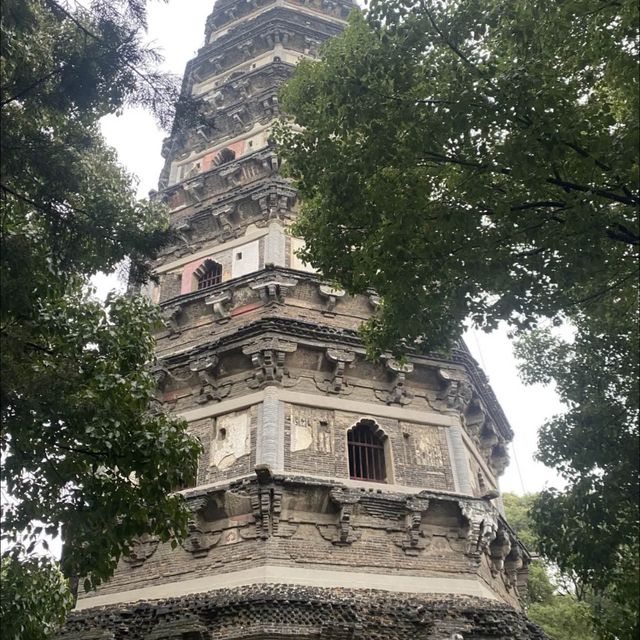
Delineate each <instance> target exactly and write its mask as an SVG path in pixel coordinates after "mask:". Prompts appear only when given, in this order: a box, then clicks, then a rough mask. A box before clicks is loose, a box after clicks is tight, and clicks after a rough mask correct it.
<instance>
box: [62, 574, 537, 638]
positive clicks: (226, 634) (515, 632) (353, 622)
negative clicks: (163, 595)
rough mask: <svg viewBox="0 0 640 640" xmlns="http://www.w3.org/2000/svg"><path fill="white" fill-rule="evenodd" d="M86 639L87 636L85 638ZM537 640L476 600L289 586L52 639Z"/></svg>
mask: <svg viewBox="0 0 640 640" xmlns="http://www.w3.org/2000/svg"><path fill="white" fill-rule="evenodd" d="M89 634H92V635H89ZM81 638H82V639H83V640H87V639H89V638H92V639H96V640H97V639H98V638H100V639H101V640H124V639H125V638H126V639H127V640H154V639H160V638H163V639H167V640H169V639H182V640H184V639H187V638H189V639H190V640H191V639H193V640H195V639H198V640H204V639H205V638H207V639H211V640H218V639H219V640H223V639H224V640H227V639H230V638H238V639H240V638H242V639H243V640H246V639H251V640H284V639H285V638H296V639H300V640H305V639H314V640H320V639H322V640H345V639H352V640H407V639H411V640H444V639H447V640H449V639H453V638H455V639H459V638H462V639H463V640H543V639H544V638H546V636H545V635H544V634H543V633H542V631H541V630H540V629H539V628H538V627H537V626H535V625H534V624H532V623H530V622H529V621H528V620H526V618H524V616H523V615H522V614H521V613H518V612H516V611H514V610H513V609H511V608H510V607H508V606H506V605H504V604H501V603H498V602H493V601H490V600H486V599H481V598H471V597H460V596H433V595H421V596H420V595H413V594H389V593H386V592H381V591H367V590H363V591H352V590H348V589H339V588H336V589H318V588H309V587H295V586H290V585H269V586H266V587H255V586H254V587H243V588H239V589H232V590H227V589H221V590H218V591H213V592H209V593H203V594H198V595H193V596H186V597H182V598H171V599H167V600H161V601H157V602H153V603H147V602H138V603H133V604H131V605H128V606H121V607H108V608H104V609H98V610H88V611H83V612H79V613H76V614H73V615H72V617H71V619H70V621H69V622H68V624H67V628H66V630H65V633H64V634H63V635H61V636H60V640H80V639H81Z"/></svg>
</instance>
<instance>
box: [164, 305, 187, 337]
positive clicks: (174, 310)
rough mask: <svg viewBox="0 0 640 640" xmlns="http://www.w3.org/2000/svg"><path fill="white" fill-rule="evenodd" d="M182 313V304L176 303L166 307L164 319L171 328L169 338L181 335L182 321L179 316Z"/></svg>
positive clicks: (169, 328) (168, 327)
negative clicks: (180, 321)
mask: <svg viewBox="0 0 640 640" xmlns="http://www.w3.org/2000/svg"><path fill="white" fill-rule="evenodd" d="M181 314H182V305H180V304H175V305H172V306H170V307H165V308H164V309H163V310H162V312H161V316H162V320H163V322H164V324H165V326H166V327H167V329H168V330H169V336H168V337H169V338H177V337H178V336H179V335H180V333H181V332H180V323H179V318H180V315H181Z"/></svg>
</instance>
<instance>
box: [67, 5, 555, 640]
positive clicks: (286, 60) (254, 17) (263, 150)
mask: <svg viewBox="0 0 640 640" xmlns="http://www.w3.org/2000/svg"><path fill="white" fill-rule="evenodd" d="M352 8H353V4H352V2H351V0H218V2H217V3H216V4H215V7H214V9H213V13H212V14H211V15H210V16H209V19H208V20H207V25H206V30H205V44H204V46H203V48H202V49H200V51H199V52H198V55H197V57H196V58H195V59H193V60H192V61H191V62H189V64H188V65H187V68H186V72H185V77H184V85H183V91H184V93H185V94H186V95H189V96H192V97H198V98H201V99H202V100H203V105H204V108H203V110H202V114H201V118H199V120H198V124H197V126H187V125H185V123H183V122H176V123H175V127H174V133H173V134H172V136H171V137H170V138H168V139H167V140H166V141H165V144H164V146H163V155H164V157H165V159H166V164H165V168H164V170H163V172H162V175H161V178H160V185H159V192H158V195H157V197H159V198H162V199H163V200H164V201H165V202H166V203H167V205H168V206H169V209H170V211H171V221H172V225H173V227H174V228H175V231H176V238H177V241H176V243H175V244H174V245H173V246H170V247H168V248H167V249H166V250H165V251H164V253H163V255H162V256H161V258H160V259H159V260H158V261H157V264H156V265H155V272H156V274H157V275H158V277H159V284H158V285H153V286H152V287H151V288H150V290H149V295H151V296H152V297H153V299H154V300H155V301H156V302H158V303H159V304H160V306H161V308H162V311H163V314H164V317H165V319H166V330H164V331H162V332H161V333H159V334H158V336H157V338H158V346H157V353H158V358H159V363H160V364H159V366H158V368H157V380H158V402H159V403H162V404H163V405H164V407H165V408H169V409H170V410H171V411H173V412H174V413H176V414H179V415H181V416H183V417H184V418H185V419H186V420H187V421H188V422H189V424H190V428H191V431H192V433H194V434H195V435H197V436H198V437H199V438H200V439H201V441H202V443H203V445H204V448H205V453H204V455H203V456H202V459H201V460H200V464H199V471H198V479H197V485H196V486H195V487H191V488H188V489H184V490H183V491H182V492H183V493H184V495H185V497H186V500H187V502H188V505H189V507H190V509H191V512H192V514H193V515H192V520H191V523H190V533H189V536H188V537H187V539H186V540H185V541H184V542H183V544H182V545H181V546H179V547H177V548H175V549H172V548H171V546H170V545H162V544H159V542H158V540H156V539H153V538H144V539H141V540H140V541H139V543H138V545H137V547H136V549H135V551H134V552H133V553H132V554H131V555H130V556H129V557H128V558H126V559H125V560H123V561H122V562H121V563H120V567H119V569H118V571H117V573H116V575H115V576H114V577H113V579H112V580H111V581H110V582H109V583H107V584H105V585H103V586H102V587H101V588H100V589H99V590H98V591H97V592H95V593H88V594H81V595H80V599H79V601H78V606H77V611H76V612H75V613H74V614H72V616H71V618H70V620H69V622H68V623H67V625H66V627H65V629H64V630H63V632H62V634H61V636H60V638H65V639H67V640H70V639H71V638H87V639H90V640H121V639H124V638H134V639H140V640H161V639H165V640H169V639H181V640H196V639H200V640H204V639H214V638H215V639H230V638H243V639H245V638H246V639H249V638H251V639H255V640H276V639H277V640H284V639H298V638H300V639H310V638H315V639H318V638H322V639H327V640H334V639H335V640H338V639H347V638H352V639H360V640H368V639H373V638H376V639H379V640H387V639H388V640H393V639H404V640H412V639H414V638H425V639H437V640H445V639H450V638H452V639H460V638H463V639H464V640H470V639H476V640H480V639H483V640H487V639H489V638H501V639H506V638H510V639H511V638H515V639H523V638H542V637H544V636H543V635H542V634H541V633H540V632H539V631H538V630H537V628H535V627H534V626H533V625H531V624H530V623H528V622H527V620H526V618H525V617H524V615H523V614H522V612H521V604H520V599H521V596H522V595H523V592H524V589H525V586H526V573H527V569H526V567H527V564H528V562H529V557H528V554H527V551H526V550H525V549H524V548H523V547H522V545H521V544H520V543H519V542H518V540H517V539H516V537H515V536H514V534H513V532H512V530H511V529H510V528H509V526H508V524H507V523H506V522H505V520H504V518H503V517H502V515H501V514H500V509H499V499H496V498H497V496H498V476H499V475H500V474H501V472H502V471H503V470H504V468H505V466H506V464H507V462H508V459H507V449H506V447H507V443H508V442H509V441H510V440H511V438H512V431H511V428H510V427H509V424H508V423H507V420H506V419H505V416H504V414H503V412H502V410H501V409H500V407H499V405H498V404H497V402H496V399H495V397H494V395H493V393H492V391H491V389H490V388H489V386H488V384H487V381H486V379H485V377H484V375H483V373H482V372H481V371H480V370H479V369H478V367H477V365H476V363H475V361H474V360H473V359H472V358H471V356H470V355H469V353H468V351H467V350H466V348H465V347H464V346H460V348H459V349H458V350H457V351H456V352H455V353H454V355H453V357H452V358H451V359H444V358H442V357H439V356H437V355H433V356H415V357H410V358H409V361H408V362H407V363H406V364H399V363H398V362H396V361H394V360H393V359H392V358H391V357H388V358H383V359H382V360H381V361H380V362H378V363H375V364H374V363H371V362H369V361H367V360H366V359H365V357H364V349H363V347H362V344H361V342H360V340H359V338H358V333H357V329H358V326H359V325H360V324H361V323H362V321H363V320H365V319H366V318H367V317H369V316H370V314H371V313H373V312H374V311H375V308H376V304H377V299H376V296H375V295H373V294H372V295H371V296H369V297H366V296H359V297H349V296H347V295H345V293H344V291H340V290H336V289H334V288H331V287H330V286H328V285H327V284H325V283H323V281H322V278H321V277H320V276H319V275H318V274H316V273H314V271H313V270H312V269H310V268H308V267H307V266H306V265H305V264H303V263H301V261H300V260H299V259H298V258H297V256H296V249H298V248H299V247H300V246H301V241H300V240H298V239H296V238H293V237H290V235H288V234H287V227H288V225H289V224H290V223H291V221H292V220H293V219H294V218H295V216H296V210H297V207H298V202H297V198H296V191H295V189H294V188H293V187H292V185H291V184H290V183H289V182H288V181H287V180H286V179H284V178H283V177H281V176H280V175H279V173H278V170H279V162H278V156H277V153H276V150H275V149H274V147H273V144H272V142H271V138H270V130H271V126H272V124H273V121H274V118H276V117H277V116H278V100H277V92H278V87H279V85H280V84H281V83H282V82H283V81H285V80H286V79H287V78H288V77H289V76H290V75H291V74H292V72H293V69H294V66H295V64H296V62H297V61H298V60H300V59H301V58H303V57H306V56H313V55H314V54H315V53H316V52H317V50H318V47H319V45H320V44H321V43H322V42H323V41H324V40H326V39H327V38H330V37H332V36H335V35H337V34H339V33H340V31H341V30H342V29H343V27H344V25H345V19H346V17H347V15H348V13H349V12H350V11H351V9H352Z"/></svg>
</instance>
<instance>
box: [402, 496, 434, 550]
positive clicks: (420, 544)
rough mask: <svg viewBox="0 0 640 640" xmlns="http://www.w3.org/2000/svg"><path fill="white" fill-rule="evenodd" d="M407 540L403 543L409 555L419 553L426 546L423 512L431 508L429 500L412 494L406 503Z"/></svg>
mask: <svg viewBox="0 0 640 640" xmlns="http://www.w3.org/2000/svg"><path fill="white" fill-rule="evenodd" d="M405 507H406V515H405V530H406V533H407V538H406V540H405V541H404V542H403V543H402V544H401V546H402V548H403V549H404V552H405V553H406V554H407V555H417V554H418V552H419V551H421V550H422V549H424V548H425V547H426V544H425V540H424V532H423V531H422V514H423V513H424V512H425V511H426V510H427V509H428V508H429V500H427V499H426V498H418V497H416V496H412V497H410V498H407V501H406V503H405Z"/></svg>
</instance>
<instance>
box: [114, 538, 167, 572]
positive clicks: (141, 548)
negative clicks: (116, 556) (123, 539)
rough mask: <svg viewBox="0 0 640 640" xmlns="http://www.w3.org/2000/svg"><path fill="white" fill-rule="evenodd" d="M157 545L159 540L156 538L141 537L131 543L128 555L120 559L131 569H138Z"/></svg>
mask: <svg viewBox="0 0 640 640" xmlns="http://www.w3.org/2000/svg"><path fill="white" fill-rule="evenodd" d="M159 544H160V538H158V537H157V536H150V535H148V534H145V535H142V536H140V537H139V538H138V539H137V540H136V541H135V542H134V543H133V545H132V546H131V550H130V551H129V553H128V554H127V555H126V556H123V558H122V559H123V560H124V562H126V563H127V564H128V565H129V566H130V567H131V568H132V569H134V568H136V567H140V566H142V565H143V564H144V563H145V561H146V560H148V559H149V558H150V557H151V556H152V555H153V554H154V553H155V552H156V549H157V548H158V545H159Z"/></svg>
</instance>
